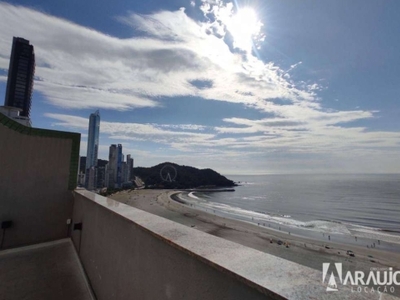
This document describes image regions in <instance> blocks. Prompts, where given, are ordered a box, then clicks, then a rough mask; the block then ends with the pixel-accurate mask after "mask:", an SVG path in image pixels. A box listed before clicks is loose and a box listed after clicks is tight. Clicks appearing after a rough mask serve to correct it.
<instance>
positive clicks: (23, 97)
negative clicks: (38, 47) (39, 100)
mask: <svg viewBox="0 0 400 300" xmlns="http://www.w3.org/2000/svg"><path fill="white" fill-rule="evenodd" d="M34 74H35V52H34V50H33V46H32V45H30V44H29V41H28V40H25V39H23V38H20V37H14V38H13V44H12V49H11V57H10V66H9V68H8V79H7V90H6V98H5V101H4V106H8V107H16V108H19V109H21V111H20V113H19V116H21V117H27V118H29V117H30V111H31V102H32V91H33V76H34Z"/></svg>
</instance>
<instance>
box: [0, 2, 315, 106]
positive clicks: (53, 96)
mask: <svg viewBox="0 0 400 300" xmlns="http://www.w3.org/2000/svg"><path fill="white" fill-rule="evenodd" d="M0 15H1V19H0V57H2V59H1V60H0V68H2V69H7V68H8V60H7V59H6V58H7V57H8V56H9V53H10V48H11V36H13V35H14V36H22V37H28V38H29V40H30V42H31V43H32V44H33V45H34V46H35V53H36V62H37V66H36V76H37V78H38V81H36V83H35V89H37V90H39V91H40V92H42V93H43V94H44V95H45V96H46V98H47V100H48V101H49V102H50V103H52V104H53V105H56V106H60V107H64V108H93V107H94V108H106V109H116V110H127V109H131V108H140V107H153V106H156V105H158V104H157V101H160V100H158V99H160V98H159V97H174V96H199V97H203V98H205V99H211V100H222V101H228V102H235V103H243V104H246V105H250V106H252V107H255V108H258V109H265V108H266V105H267V102H266V99H274V98H287V99H288V100H290V101H313V100H314V96H315V95H314V94H313V93H312V92H311V93H310V92H308V91H306V90H299V89H297V88H296V87H295V86H294V84H293V83H291V82H289V81H287V80H286V79H285V78H284V77H283V74H284V72H283V71H282V70H280V69H279V68H278V67H277V66H275V65H274V64H273V63H263V62H262V61H260V60H258V59H257V58H255V57H253V56H252V55H248V56H247V57H246V58H243V57H242V56H241V55H240V54H236V53H232V52H231V50H230V49H229V47H228V45H227V44H226V43H225V42H224V40H223V39H221V38H218V37H217V36H216V35H214V34H210V33H209V32H208V31H207V28H208V27H209V25H210V24H208V23H200V22H196V21H194V20H192V19H190V18H189V17H188V16H187V15H186V13H185V11H184V10H183V9H181V10H178V11H174V12H168V11H162V12H158V13H155V14H152V15H138V14H134V13H132V14H129V15H127V16H124V17H120V18H119V20H120V21H121V22H124V23H125V24H127V25H129V26H132V27H133V28H134V29H135V30H136V31H141V32H142V33H143V35H142V36H137V35H136V36H135V37H133V38H130V39H120V38H116V37H112V36H108V35H105V34H103V33H101V32H98V31H95V30H92V29H89V28H85V27H82V26H80V25H77V24H74V23H71V22H69V21H67V20H63V19H60V18H56V17H53V16H50V15H46V14H44V13H42V12H39V11H35V10H33V9H29V8H26V7H21V6H13V5H10V4H6V3H0ZM19 20H24V22H20V21H19ZM193 80H208V81H209V82H211V83H212V84H211V85H210V86H209V87H208V88H203V89H201V88H197V87H196V86H195V85H193V84H191V83H190V82H192V81H193Z"/></svg>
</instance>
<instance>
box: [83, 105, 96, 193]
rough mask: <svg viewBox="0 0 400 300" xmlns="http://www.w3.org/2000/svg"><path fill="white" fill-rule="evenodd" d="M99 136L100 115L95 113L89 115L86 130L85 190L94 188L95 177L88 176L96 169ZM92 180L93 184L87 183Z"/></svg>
mask: <svg viewBox="0 0 400 300" xmlns="http://www.w3.org/2000/svg"><path fill="white" fill-rule="evenodd" d="M99 134H100V113H99V111H98V110H97V111H95V112H94V113H93V114H90V118H89V129H88V140H87V154H86V166H85V170H86V171H85V173H86V182H85V183H86V184H85V186H86V188H88V187H89V186H96V184H95V182H97V181H96V176H88V175H89V173H90V170H92V172H93V171H95V169H96V167H97V156H98V153H99ZM90 178H93V180H94V182H89V179H90Z"/></svg>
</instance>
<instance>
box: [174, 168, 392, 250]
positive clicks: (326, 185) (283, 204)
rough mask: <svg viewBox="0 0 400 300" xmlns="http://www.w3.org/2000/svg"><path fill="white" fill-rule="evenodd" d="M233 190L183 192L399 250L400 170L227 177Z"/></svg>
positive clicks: (303, 228) (209, 206) (261, 218)
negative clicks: (379, 172)
mask: <svg viewBox="0 0 400 300" xmlns="http://www.w3.org/2000/svg"><path fill="white" fill-rule="evenodd" d="M227 177H228V178H229V179H231V180H234V181H235V182H237V183H238V184H239V185H240V186H238V187H235V191H234V192H207V193H203V192H186V193H182V194H180V195H179V198H180V201H182V202H185V203H186V204H187V205H190V206H192V207H194V208H196V209H201V210H205V211H207V212H210V213H214V214H217V215H220V216H223V217H228V218H234V219H238V220H241V221H244V222H250V223H254V225H257V226H265V227H269V228H270V229H273V230H280V231H286V232H287V233H288V234H289V232H290V234H293V235H299V236H303V237H307V238H312V239H316V240H322V241H331V242H335V241H336V242H341V243H347V244H357V245H359V246H360V245H361V246H366V247H376V248H381V249H386V250H391V251H396V252H397V251H400V175H392V174H390V175H262V176H227Z"/></svg>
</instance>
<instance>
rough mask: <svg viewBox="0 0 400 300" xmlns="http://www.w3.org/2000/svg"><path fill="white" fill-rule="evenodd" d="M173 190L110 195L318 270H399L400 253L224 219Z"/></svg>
mask: <svg viewBox="0 0 400 300" xmlns="http://www.w3.org/2000/svg"><path fill="white" fill-rule="evenodd" d="M174 193H176V191H166V190H130V191H122V192H119V193H116V194H113V195H111V196H110V198H112V199H114V200H117V201H120V202H122V203H125V204H127V205H130V206H132V207H135V208H138V209H141V210H144V211H147V212H149V213H152V214H155V215H158V216H161V217H164V218H167V219H170V220H172V221H175V222H178V223H180V224H183V225H186V226H189V227H192V228H194V229H197V230H200V231H203V232H207V233H209V234H212V235H214V236H218V237H221V238H224V239H227V240H230V241H232V242H235V243H238V244H241V245H244V246H247V247H250V248H254V249H257V250H259V251H263V252H266V253H269V254H271V255H274V256H278V257H281V258H284V259H287V260H290V261H293V262H296V263H298V264H301V265H304V266H308V267H311V268H313V269H316V270H319V271H322V263H326V262H329V263H335V262H341V263H343V271H344V272H346V271H347V270H350V271H364V272H365V273H368V272H369V271H370V269H371V268H385V267H393V268H394V269H400V253H394V252H389V251H384V250H379V249H375V248H372V249H371V248H366V247H359V246H354V245H344V244H339V243H334V242H325V243H323V242H321V241H317V240H312V239H307V238H303V237H299V236H295V235H289V234H288V233H286V232H280V231H277V230H273V229H270V228H268V227H262V226H256V225H253V224H250V223H245V222H241V221H238V220H233V219H228V218H224V217H222V216H218V215H215V214H212V213H208V212H204V211H199V210H196V209H193V208H190V207H188V206H186V205H184V204H181V203H178V202H176V201H174V200H172V199H171V197H170V196H171V195H172V194H174ZM271 239H272V243H271ZM278 240H280V241H282V242H284V243H288V244H289V246H288V247H286V246H285V245H283V244H282V245H278V244H277V241H278ZM326 246H328V247H329V249H327V248H326ZM347 250H352V251H353V252H354V253H355V257H350V256H348V255H347V254H346V251H347ZM369 256H372V257H369ZM395 288H396V290H395V293H394V294H393V295H395V296H397V297H399V296H400V287H398V286H395Z"/></svg>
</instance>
